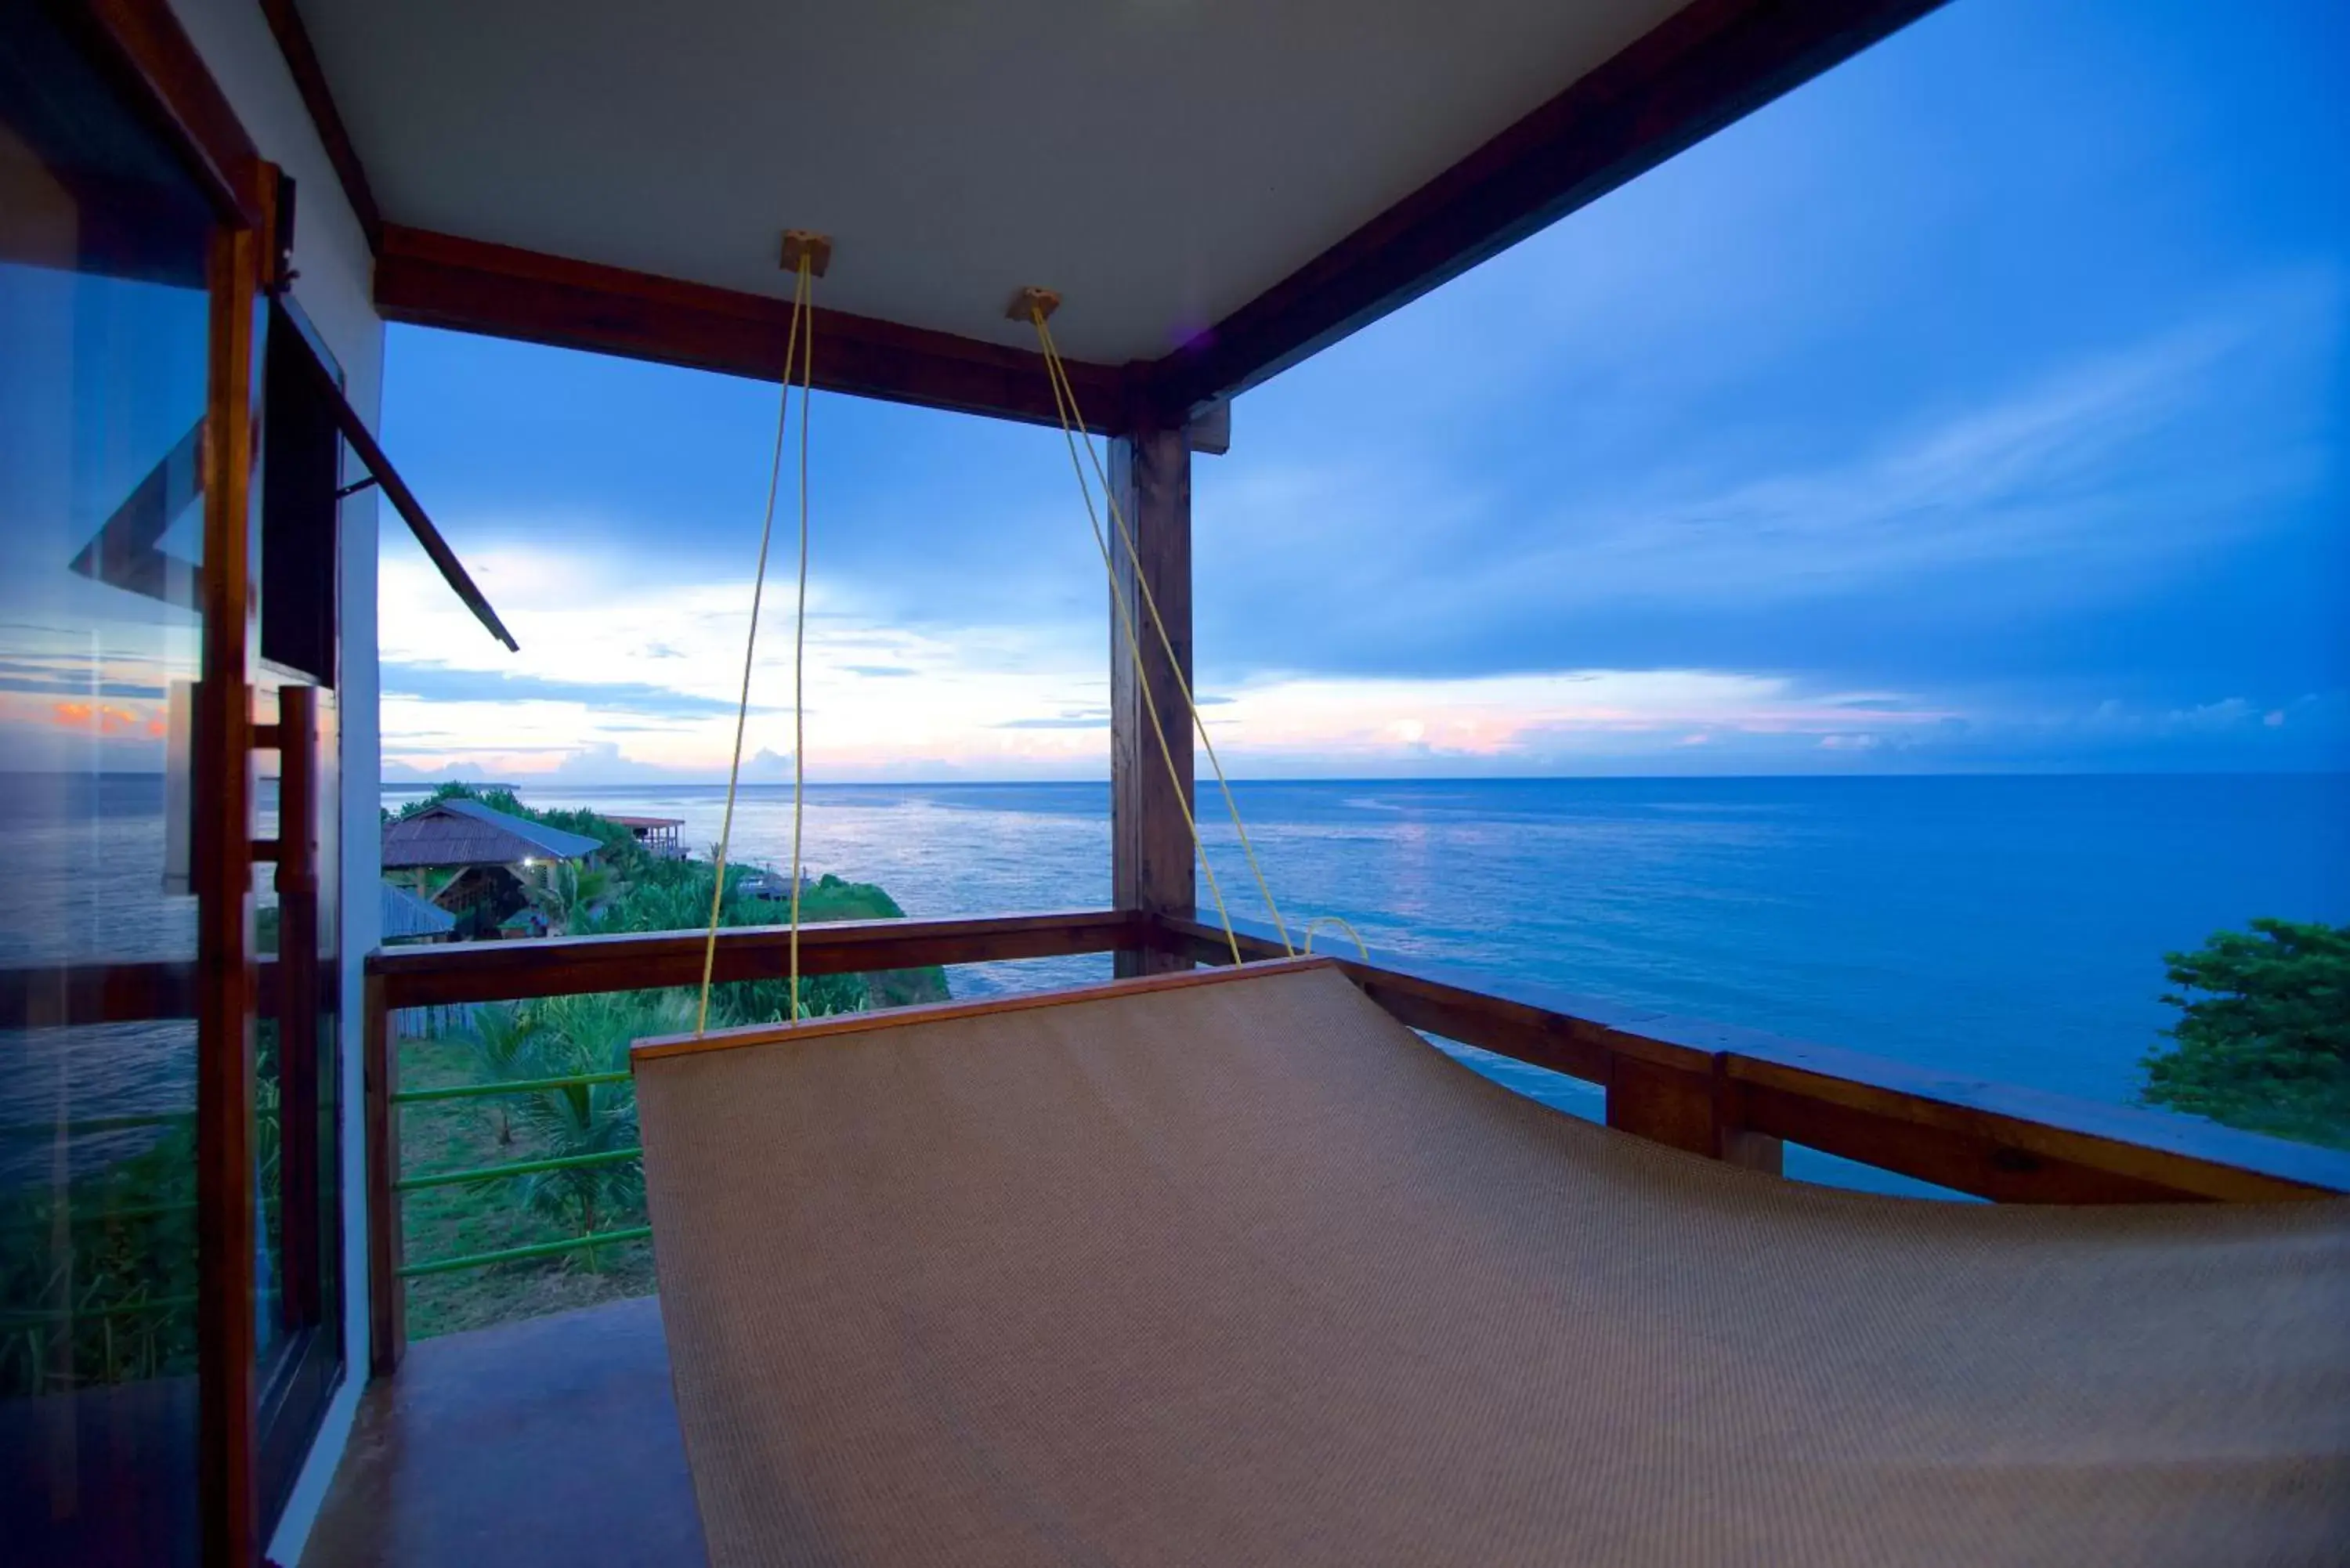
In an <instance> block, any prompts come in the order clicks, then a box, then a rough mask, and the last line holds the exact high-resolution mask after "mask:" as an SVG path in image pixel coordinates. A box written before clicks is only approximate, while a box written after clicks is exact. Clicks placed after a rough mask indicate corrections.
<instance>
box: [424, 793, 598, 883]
mask: <svg viewBox="0 0 2350 1568" xmlns="http://www.w3.org/2000/svg"><path fill="white" fill-rule="evenodd" d="M603 847H604V846H603V845H602V844H600V843H598V841H597V840H595V839H593V838H590V837H588V836H587V835H586V834H584V833H567V832H565V831H564V830H563V829H562V828H559V827H549V826H546V824H545V823H540V822H533V821H531V820H530V819H529V818H528V817H526V816H516V815H514V814H513V813H512V812H505V811H499V810H498V809H496V808H495V807H494V806H488V805H483V804H482V803H481V802H480V801H477V800H463V799H451V800H442V801H435V802H434V803H433V804H432V805H429V806H427V807H426V808H425V809H424V810H422V811H420V812H418V813H417V814H416V815H413V816H409V817H402V818H401V819H400V821H398V822H395V823H393V824H391V825H390V826H388V827H386V828H385V829H384V830H383V867H384V869H385V870H387V871H392V870H399V869H401V868H404V867H423V866H526V865H531V864H534V863H536V862H537V861H541V860H586V859H587V858H589V857H592V856H594V855H595V854H596V853H597V852H598V851H599V850H601V849H602V848H603Z"/></svg>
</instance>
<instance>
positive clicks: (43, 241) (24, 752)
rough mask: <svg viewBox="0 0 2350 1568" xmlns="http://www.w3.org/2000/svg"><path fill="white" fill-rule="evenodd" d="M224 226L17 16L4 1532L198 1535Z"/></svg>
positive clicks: (1, 652) (7, 310)
mask: <svg viewBox="0 0 2350 1568" xmlns="http://www.w3.org/2000/svg"><path fill="white" fill-rule="evenodd" d="M214 228H215V222H214V218H213V213H212V210H211V208H210V207H209V205H208V203H207V202H206V201H205V200H204V199H203V196H202V194H201V193H200V192H198V191H197V190H195V189H194V188H193V187H192V184H191V183H190V182H189V181H188V180H187V178H186V177H185V176H184V175H183V174H182V172H181V171H180V167H179V165H178V163H177V161H175V159H174V157H173V156H172V153H171V151H170V150H169V149H167V148H165V147H162V146H160V145H159V144H158V142H157V140H156V139H155V138H154V137H153V136H152V135H151V133H150V131H149V130H148V129H147V127H146V125H145V123H144V122H142V121H141V120H140V119H137V118H136V117H135V116H133V115H132V114H130V112H129V111H128V110H127V109H125V108H124V107H123V106H122V105H121V103H120V100H119V99H118V98H117V97H116V95H115V94H114V93H113V91H112V90H111V88H110V87H109V84H108V83H107V82H106V81H104V80H103V79H101V78H99V75H98V73H97V72H96V71H95V70H93V69H92V68H91V67H89V65H88V62H87V61H86V60H85V59H84V58H83V57H81V55H80V54H79V53H78V51H77V49H76V47H75V46H74V45H73V44H72V43H71V42H70V41H69V40H68V39H67V38H66V37H64V36H62V35H61V34H60V33H59V32H58V31H57V28H56V27H55V26H53V25H52V24H51V23H50V21H49V20H48V18H47V14H46V12H45V11H44V9H43V8H42V7H39V6H27V5H7V6H0V345H4V346H5V347H0V854H5V867H6V875H5V897H0V1540H5V1542H7V1545H6V1547H5V1552H0V1554H5V1556H6V1557H7V1559H8V1561H9V1562H10V1563H182V1562H193V1561H194V1560H195V1558H196V1555H197V1549H198V1540H199V1529H198V1520H199V1504H198V1472H199V1458H198V1453H199V1444H198V1440H197V1425H198V1406H199V1396H198V1377H197V1371H198V1344H199V1335H198V1313H197V1294H198V1289H199V1280H198V1262H199V1260H198V1235H199V1227H198V1222H197V1197H198V1180H197V1161H196V1143H197V1133H196V1112H197V1102H198V1096H197V1083H198V1058H199V1050H198V1038H197V1036H198V1030H197V1024H196V1022H195V1013H194V1009H193V1004H192V992H193V989H194V970H195V968H196V964H195V960H196V956H197V949H198V909H197V899H196V898H195V897H194V896H193V891H192V880H191V870H190V867H191V851H192V838H191V825H192V812H191V802H192V799H193V796H194V791H195V785H196V781H195V777H194V763H193V746H192V715H193V710H194V693H195V691H196V687H197V683H198V681H199V680H200V679H201V678H202V676H203V650H204V633H205V620H204V603H205V600H204V597H203V593H202V592H201V591H200V589H201V583H202V578H203V573H204V572H205V571H206V570H207V569H208V567H212V566H216V565H217V564H216V563H209V562H207V561H206V560H205V559H204V537H205V535H204V528H203V504H202V486H201V471H202V463H201V441H202V431H203V420H204V416H205V411H206V398H207V379H206V378H207V367H208V356H209V345H210V336H209V334H210V327H209V322H210V313H211V299H210V294H209V288H208V282H207V276H208V275H207V265H208V252H209V247H210V245H211V241H212V237H213V233H214Z"/></svg>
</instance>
